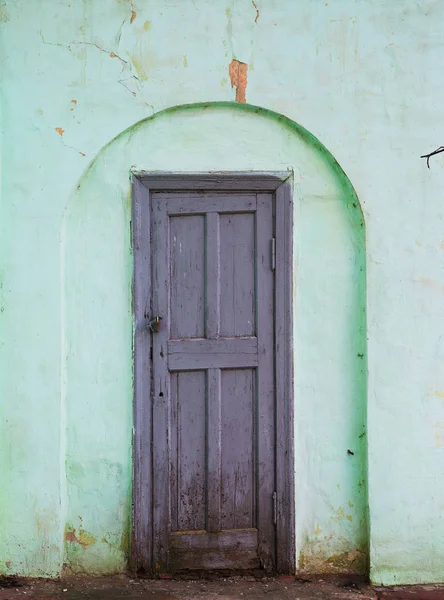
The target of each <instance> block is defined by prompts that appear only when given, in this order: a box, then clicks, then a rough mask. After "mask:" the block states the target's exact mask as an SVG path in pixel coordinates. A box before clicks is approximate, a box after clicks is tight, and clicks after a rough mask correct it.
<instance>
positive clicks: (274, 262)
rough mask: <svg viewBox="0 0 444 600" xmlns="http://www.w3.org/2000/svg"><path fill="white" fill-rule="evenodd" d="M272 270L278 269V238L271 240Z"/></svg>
mask: <svg viewBox="0 0 444 600" xmlns="http://www.w3.org/2000/svg"><path fill="white" fill-rule="evenodd" d="M270 246H271V270H272V271H274V270H275V269H276V238H271V244H270Z"/></svg>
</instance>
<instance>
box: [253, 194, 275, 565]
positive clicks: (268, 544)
mask: <svg viewBox="0 0 444 600" xmlns="http://www.w3.org/2000/svg"><path fill="white" fill-rule="evenodd" d="M272 237H273V202H272V198H271V196H270V194H258V195H257V220H256V269H257V271H256V273H257V275H256V289H257V291H256V294H257V296H256V298H257V313H256V327H257V338H258V368H257V376H256V385H257V393H256V398H257V403H258V405H257V410H256V415H257V421H256V440H257V444H256V451H257V458H256V467H257V469H258V473H257V476H256V481H257V486H258V489H257V498H258V499H259V502H258V511H257V515H256V518H257V522H258V524H260V527H259V555H260V559H261V562H262V566H263V567H264V568H266V569H268V568H271V567H272V564H274V562H275V552H276V549H275V542H274V540H275V530H274V524H273V492H274V490H275V469H274V459H273V461H272V464H270V456H273V457H274V455H275V454H274V453H275V424H274V418H275V388H274V319H273V318H270V316H271V315H273V314H274V298H273V290H274V272H273V264H272V256H271V255H270V240H271V239H272ZM270 558H271V561H270Z"/></svg>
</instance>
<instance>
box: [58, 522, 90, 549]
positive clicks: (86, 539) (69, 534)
mask: <svg viewBox="0 0 444 600" xmlns="http://www.w3.org/2000/svg"><path fill="white" fill-rule="evenodd" d="M65 540H66V541H67V542H69V543H75V544H78V545H79V546H81V547H82V548H83V549H84V550H86V549H87V548H88V546H92V545H93V544H95V543H96V541H97V539H96V538H95V537H94V536H93V535H92V534H91V533H88V532H87V531H86V530H85V529H79V535H78V536H77V535H76V530H75V528H73V527H70V526H67V528H66V531H65Z"/></svg>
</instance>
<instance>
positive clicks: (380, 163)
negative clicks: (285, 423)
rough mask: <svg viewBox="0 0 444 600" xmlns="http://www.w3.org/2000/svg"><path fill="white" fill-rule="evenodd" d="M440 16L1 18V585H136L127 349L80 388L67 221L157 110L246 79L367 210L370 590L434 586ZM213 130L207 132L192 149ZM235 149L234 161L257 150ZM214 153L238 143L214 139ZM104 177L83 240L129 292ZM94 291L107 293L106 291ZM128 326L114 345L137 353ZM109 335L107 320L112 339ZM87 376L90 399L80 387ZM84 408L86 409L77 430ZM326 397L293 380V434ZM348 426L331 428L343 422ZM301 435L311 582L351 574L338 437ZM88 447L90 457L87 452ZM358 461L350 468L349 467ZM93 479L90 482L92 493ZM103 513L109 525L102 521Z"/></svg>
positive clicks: (175, 9)
mask: <svg viewBox="0 0 444 600" xmlns="http://www.w3.org/2000/svg"><path fill="white" fill-rule="evenodd" d="M443 18H444V6H443V5H442V3H440V2H436V0H425V1H424V2H422V3H421V4H415V3H412V2H410V1H409V0H400V1H399V2H396V3H393V2H389V1H388V0H378V1H377V2H372V3H356V2H352V1H351V0H337V1H336V2H324V1H322V2H306V3H294V2H290V1H289V0H272V1H270V2H267V3H265V2H261V1H260V0H257V1H256V2H251V1H250V0H244V1H241V0H225V1H224V2H222V1H220V0H215V1H213V2H211V3H210V2H207V1H206V0H205V1H204V0H193V2H190V3H182V2H176V3H174V2H170V1H166V0H162V1H160V0H159V1H157V0H154V1H151V2H148V1H146V0H134V2H130V1H127V0H101V1H100V2H98V1H96V0H83V1H82V2H74V1H72V0H71V1H70V0H63V1H62V0H59V1H57V2H53V1H49V0H34V1H33V2H32V3H30V2H26V1H25V0H2V1H0V43H1V45H2V51H1V58H0V60H1V91H0V98H1V105H0V108H1V116H2V132H1V161H2V162H1V167H2V171H1V177H2V179H1V188H0V189H1V199H0V200H1V202H0V224H1V228H2V230H1V234H0V244H1V248H0V301H1V307H0V323H1V324H0V327H1V331H2V345H1V346H0V382H1V388H2V389H1V392H2V402H1V404H0V440H1V441H0V478H1V482H2V484H1V489H0V527H1V536H0V572H5V573H19V574H26V575H37V576H55V575H58V574H59V573H60V572H61V570H62V568H63V566H64V565H65V568H67V569H68V570H69V569H72V570H77V571H79V570H82V569H86V570H90V571H96V572H111V571H121V570H122V569H124V568H125V565H126V557H127V553H128V528H129V498H130V494H131V490H130V458H129V457H130V452H129V444H130V423H131V414H130V407H129V406H128V405H127V403H126V399H127V398H128V393H130V390H129V389H128V385H127V383H128V377H129V369H130V367H129V362H130V357H129V356H128V354H125V352H127V350H125V351H124V352H122V355H121V358H122V360H121V361H120V363H119V365H120V366H119V368H118V369H117V370H114V371H110V370H109V369H107V365H108V362H107V361H108V358H109V357H108V355H107V354H106V352H108V351H109V352H110V353H111V352H112V351H114V350H115V348H114V347H111V348H109V349H107V348H104V352H105V354H104V355H103V356H102V357H100V356H99V357H96V356H93V357H92V358H91V363H90V365H89V367H88V368H89V370H86V371H85V370H83V371H82V372H79V373H76V372H75V370H74V371H69V369H68V367H67V363H66V360H67V358H66V355H67V354H69V352H71V349H70V347H69V345H68V346H67V347H66V353H65V354H63V353H62V351H61V348H64V349H65V346H64V343H65V342H64V340H66V338H65V337H64V336H65V332H64V329H63V327H62V325H63V323H64V322H66V314H65V311H66V309H67V307H66V306H64V305H63V304H61V302H60V298H61V295H62V288H63V286H62V281H63V278H64V275H63V268H62V267H63V264H64V262H63V259H62V254H61V222H62V220H63V218H64V215H65V210H66V207H67V205H68V202H69V198H70V197H71V195H72V193H73V192H74V191H75V189H76V186H77V185H78V182H79V181H80V179H81V177H82V174H83V173H85V170H86V169H87V168H88V165H90V163H91V161H92V160H93V158H94V157H95V156H96V155H97V153H98V152H99V151H100V149H101V148H103V147H104V146H105V145H106V144H107V143H108V142H109V141H110V140H112V139H113V138H114V137H115V136H116V135H118V134H119V133H120V132H122V131H124V130H126V129H127V128H128V127H130V126H132V125H133V124H134V123H136V122H138V121H140V120H142V119H145V118H146V117H148V116H150V115H152V114H153V113H155V112H156V113H157V112H158V111H160V110H162V109H165V108H167V107H171V106H176V105H179V104H187V103H196V102H202V101H205V102H211V101H234V100H235V99H236V94H237V93H240V90H239V87H240V86H239V77H238V78H237V80H236V81H237V82H236V81H234V82H233V81H232V78H231V77H230V72H229V66H230V64H242V65H245V67H243V68H244V69H245V74H246V73H247V70H248V85H247V84H246V82H245V89H244V92H245V100H246V102H248V103H251V104H252V105H257V106H262V107H266V108H270V109H272V110H273V111H275V112H277V113H283V114H285V115H287V116H288V117H290V118H291V119H293V120H294V121H296V122H299V123H302V124H303V125H304V127H306V128H307V129H308V130H309V131H311V132H313V134H314V135H316V136H317V137H318V138H319V139H321V140H322V141H323V143H324V144H325V146H326V147H327V148H329V150H330V151H331V152H332V153H333V155H334V156H335V157H336V158H337V160H338V161H339V163H340V164H341V166H342V167H343V168H344V170H345V171H346V172H347V175H348V176H349V177H350V180H351V181H352V182H353V184H354V186H355V188H356V190H357V193H358V196H359V198H360V201H361V202H362V205H363V208H364V214H365V218H366V223H367V263H368V268H367V282H368V288H367V289H368V333H367V335H368V357H367V359H368V368H369V370H368V372H369V381H368V399H369V402H368V431H367V435H368V444H369V501H370V519H371V533H372V538H371V573H372V577H373V579H374V581H376V582H382V583H388V584H389V583H395V582H398V583H417V582H433V581H441V580H442V575H441V564H442V559H443V557H444V542H443V540H444V535H443V533H444V532H443V527H444V522H443V519H442V506H441V500H440V498H441V497H442V494H443V491H444V490H443V479H442V473H441V470H442V469H441V466H440V465H441V463H442V458H441V452H442V447H443V444H442V436H440V434H439V432H440V431H441V429H442V423H443V422H444V415H443V413H442V411H443V410H444V406H443V404H442V398H441V396H440V394H441V393H442V390H443V389H444V380H443V375H442V355H443V348H442V339H441V338H442V335H441V333H440V330H439V323H440V322H441V320H442V318H441V317H442V314H441V313H442V298H441V293H442V289H443V286H444V282H443V276H442V252H443V248H444V244H443V235H442V220H443V211H442V207H441V196H442V189H441V188H442V181H441V173H442V166H443V162H442V158H440V157H436V161H435V162H434V163H433V168H432V169H431V170H430V171H428V170H427V168H426V166H425V165H424V164H423V161H420V160H419V156H420V155H421V154H423V153H424V152H425V151H428V150H431V149H433V148H435V147H437V146H438V145H440V143H441V140H440V139H439V135H438V133H437V125H436V124H437V123H440V121H441V112H443V111H444V108H443V106H442V103H441V102H440V101H438V100H437V98H438V95H439V93H440V85H441V77H442V75H441V72H442V68H441V60H440V51H439V45H438V44H437V43H436V40H439V39H440V35H441V31H440V24H441V23H442V19H443ZM173 42H174V43H173ZM232 71H233V70H232ZM231 75H233V72H232V73H231ZM232 83H234V85H233V87H231V86H232ZM240 99H242V100H243V95H242V93H241V94H240V98H239V97H238V101H239V100H240ZM201 135H202V132H200V131H199V128H198V127H196V128H195V130H194V131H193V133H192V135H191V141H193V140H197V139H198V138H199V136H201ZM437 135H438V137H437ZM238 141H239V144H238V147H237V150H236V152H237V153H238V155H239V156H240V157H244V154H243V150H244V148H245V142H244V141H243V140H241V139H239V140H238ZM259 141H260V140H259ZM128 143H130V142H128ZM219 145H220V146H221V148H223V147H224V146H225V145H226V142H225V141H224V138H223V137H221V139H220V144H219ZM270 152H271V153H272V149H271V150H270ZM141 153H142V154H143V150H141ZM144 156H145V158H144V161H143V162H144V164H143V166H145V165H148V167H149V164H150V162H149V159H150V157H149V156H148V155H144ZM211 156H213V160H212V162H211V164H209V165H208V166H209V168H214V169H218V168H219V167H220V154H219V150H218V148H212V154H211ZM236 156H237V154H236ZM269 162H270V163H271V162H272V157H270V161H269ZM293 166H294V167H295V168H296V167H298V165H293ZM130 167H131V165H128V168H130ZM253 167H254V165H253ZM94 168H95V167H94V166H92V167H90V170H91V172H92V171H93V170H94ZM101 176H102V178H103V181H102V183H103V189H106V190H107V191H108V192H109V194H110V204H109V205H104V206H100V212H99V213H95V212H94V211H95V210H98V209H97V206H98V204H97V203H94V202H90V198H89V197H88V198H81V199H80V200H79V202H84V203H85V206H84V209H85V213H84V214H85V215H86V217H85V219H86V223H87V222H88V219H90V220H91V222H95V221H94V220H95V219H98V220H99V221H100V222H101V223H102V224H103V230H101V232H102V234H104V233H108V234H109V235H111V236H115V237H116V239H117V240H120V241H119V243H118V244H116V249H115V251H116V262H115V264H113V274H114V276H115V277H116V278H117V277H119V276H120V277H125V276H126V274H127V273H128V269H129V265H130V259H129V257H128V256H127V254H126V253H125V252H126V249H127V246H126V245H125V244H126V243H127V241H128V238H125V235H126V236H127V235H129V234H128V231H127V229H125V223H126V219H127V218H128V214H129V198H128V194H127V193H123V194H121V193H120V192H121V190H120V191H119V194H118V196H115V195H113V194H116V193H117V192H116V190H114V188H113V187H112V186H111V187H110V186H108V182H109V181H112V173H110V172H108V171H107V170H106V169H105V170H103V171H101ZM96 193H100V190H96ZM322 197H323V192H322V193H320V194H319V198H322ZM99 204H100V203H99ZM111 204H112V206H113V207H114V208H113V211H111V210H108V209H109V207H110V206H111ZM302 204H303V203H302ZM308 204H309V206H308ZM320 205H321V202H320V201H319V202H318V200H317V199H316V198H313V199H312V201H311V202H310V203H307V207H308V209H309V210H312V209H313V210H316V208H317V207H318V206H320ZM65 216H66V215H65ZM333 222H334V221H333ZM82 227H83V228H84V227H85V223H84V222H83V223H79V236H80V238H81V233H82V231H83V229H82ZM321 240H322V236H320V238H319V240H318V241H321ZM316 247H317V246H316ZM94 249H95V250H94V251H97V253H99V251H100V248H96V247H95V246H94ZM119 249H120V250H121V251H122V256H124V257H125V256H126V257H127V258H126V259H123V258H119V256H120V254H118V253H119ZM306 251H307V252H309V245H308V240H307V250H306ZM125 260H126V261H127V262H125ZM89 268H90V264H89V263H88V261H85V263H84V264H83V265H82V269H83V271H80V273H85V277H86V278H88V281H89V277H90V276H89V275H88V273H89ZM332 269H334V265H332ZM95 275H96V280H97V281H98V282H99V281H100V279H101V277H103V276H104V274H103V273H100V272H97V273H96V274H95ZM82 285H83V284H82V282H81V281H80V282H79V283H78V289H77V293H79V294H81V291H82ZM296 291H297V290H296ZM115 292H116V299H118V300H119V302H121V303H122V305H123V304H124V303H125V302H126V303H127V306H129V291H128V290H127V289H122V288H121V287H118V286H116V290H115ZM116 301H117V300H116ZM347 302H348V299H347V298H346V297H345V298H343V299H342V303H343V304H344V305H345V306H347ZM338 306H339V307H340V306H341V303H338ZM106 308H107V296H106V295H105V296H104V295H103V294H102V293H101V291H100V289H98V290H97V294H96V297H95V301H94V303H91V304H88V305H86V306H84V307H83V308H82V310H83V311H84V313H85V318H87V317H88V315H89V316H90V317H91V316H92V315H96V316H98V317H102V316H103V317H104V316H106ZM314 316H315V315H314ZM88 318H89V317H88ZM126 319H130V313H129V312H128V314H127V315H126ZM125 323H126V325H125V327H128V330H123V331H122V330H119V331H118V332H116V335H115V344H116V348H121V347H123V346H125V348H127V342H128V337H127V336H128V335H129V334H130V320H127V321H125ZM109 326H110V325H109V323H108V322H107V321H103V322H102V321H100V328H106V327H109ZM112 327H114V323H112V324H111V328H112ZM91 335H93V334H91ZM64 352H65V350H64ZM79 352H80V350H77V353H79ZM313 352H314V354H315V350H313ZM357 354H361V351H359V352H357ZM70 356H72V354H70ZM77 356H78V354H77ZM312 360H313V363H314V362H315V360H316V356H315V355H314V356H313V358H312ZM74 364H75V361H74ZM69 368H71V367H69ZM73 368H74V367H73ZM82 368H83V369H86V366H85V365H83V367H82ZM68 371H69V372H68ZM68 374H69V375H70V378H69V382H68V378H67V377H68ZM82 377H83V380H84V381H88V382H90V383H89V385H90V388H87V389H81V390H79V388H76V385H75V384H73V383H72V381H81V380H82ZM319 380H322V377H321V376H319V377H318V381H319ZM336 383H337V385H338V386H340V385H341V382H340V381H338V382H336ZM97 385H100V386H101V387H100V389H101V390H102V392H103V393H107V394H109V403H108V405H106V406H104V405H102V404H100V403H98V402H97V401H96V397H95V395H94V394H95V390H96V389H97ZM347 389H348V388H346V387H344V396H343V397H344V398H345V397H347V396H346V392H347ZM76 394H77V396H76ZM76 397H78V398H81V400H82V410H81V411H80V412H79V411H77V412H75V410H74V409H73V411H72V413H70V411H69V410H67V407H68V406H69V407H73V406H75V403H72V402H71V398H76ZM101 397H102V396H101ZM319 397H320V396H319V395H317V383H316V382H315V383H313V382H305V383H304V384H303V385H302V384H301V387H300V389H299V396H298V398H299V399H300V402H301V403H302V404H300V405H299V407H297V410H298V408H299V410H302V409H303V410H302V414H303V416H304V419H302V421H301V422H304V423H307V424H311V423H312V422H315V421H316V417H317V415H316V414H314V413H312V412H310V408H309V407H310V406H316V404H314V405H311V404H310V399H313V398H315V399H316V398H319ZM122 398H123V399H124V400H122ZM67 403H68V404H67ZM321 408H322V407H321ZM319 411H320V409H319V410H318V412H319ZM319 414H320V412H319ZM341 419H342V414H340V413H338V414H337V415H333V416H332V418H331V420H330V421H331V424H332V426H333V424H335V426H336V425H337V423H336V422H342V421H341ZM122 424H126V426H125V427H123V426H121V425H122ZM395 424H396V426H395ZM333 429H334V428H333ZM304 431H305V433H304ZM304 431H302V430H301V431H298V432H297V444H298V445H299V446H298V447H299V449H300V454H299V456H301V457H305V458H306V463H305V466H304V462H301V464H300V465H298V466H297V472H296V476H297V477H298V476H299V477H304V473H305V476H306V477H307V475H306V473H307V472H309V473H310V477H311V478H312V479H305V480H304V479H302V482H303V483H302V484H301V486H300V487H299V488H298V490H297V495H298V502H300V505H299V520H298V540H299V541H298V544H299V546H298V548H299V561H300V566H301V567H302V568H307V569H309V568H310V564H311V565H315V564H317V563H316V561H319V560H320V561H321V564H323V565H325V564H326V563H331V565H332V569H333V567H334V568H343V565H344V564H347V561H348V563H350V562H351V563H354V564H358V563H359V561H360V553H359V552H360V545H359V544H356V543H355V541H356V539H357V537H356V529H353V527H352V525H353V526H354V524H355V522H356V521H355V519H354V517H353V514H352V513H351V512H349V511H348V509H349V508H350V507H348V501H350V502H352V503H353V504H354V502H353V501H352V499H351V498H349V497H347V498H345V496H344V497H343V496H342V495H341V493H340V490H338V489H337V488H336V491H335V490H334V489H333V487H334V486H335V485H339V486H340V489H341V490H342V489H343V481H342V479H340V480H338V481H335V482H330V481H329V480H328V478H327V479H325V478H324V483H325V481H327V482H328V485H327V486H326V487H325V485H323V484H322V477H321V475H320V473H321V472H322V469H324V468H327V467H328V465H329V461H330V460H331V456H332V448H333V449H334V451H333V454H334V452H336V449H337V448H342V447H343V444H344V440H343V439H340V438H339V437H338V436H335V435H333V437H332V435H331V431H330V429H325V430H322V431H323V432H324V434H325V435H324V436H323V437H322V436H318V435H315V434H314V433H313V432H312V430H311V429H310V428H309V427H306V428H305V430H304ZM337 431H340V428H339V429H337ZM82 432H83V433H82ZM437 432H438V433H437ZM85 435H86V437H87V439H88V440H90V447H89V448H88V447H87V446H85V445H83V446H82V444H81V440H84V436H85ZM359 435H360V433H359ZM79 440H80V441H79ZM347 442H348V440H347ZM347 447H348V443H347ZM313 448H315V450H313ZM73 450H75V452H73ZM352 450H353V449H352ZM352 458H353V456H350V455H344V456H343V457H342V455H341V458H340V461H343V462H339V463H338V464H340V465H342V466H344V465H347V463H346V462H345V461H346V460H349V459H350V460H351V459H352ZM341 468H342V467H341ZM344 472H346V469H345V467H344ZM90 476H91V479H92V480H93V481H96V482H97V483H96V484H95V485H90V484H89V483H88V484H86V483H82V482H87V481H90V480H89V479H88V478H89V477H90ZM341 477H343V478H344V479H345V480H347V481H349V479H347V475H344V474H343V475H342V476H341ZM313 481H314V482H315V484H314V483H313ZM332 485H333V487H332ZM337 494H339V500H340V501H337V500H338V497H337ZM98 505H100V506H101V507H102V508H103V510H102V513H103V514H101V513H100V512H97V511H94V510H92V509H91V507H94V506H98ZM314 506H315V507H316V514H314V513H313V512H311V508H310V507H314ZM341 510H342V511H343V514H342V512H341ZM349 515H350V516H352V518H353V520H352V521H350V520H349V519H348V516H349ZM324 523H328V527H327V530H328V533H325V531H326V528H325V526H323V524H324ZM332 531H333V532H335V533H336V534H337V535H338V536H339V538H340V542H338V543H337V544H336V542H335V541H334V540H335V536H333V537H330V535H331V532H332ZM353 531H354V532H355V533H351V532H353ZM66 536H67V537H66ZM88 536H91V537H88ZM323 536H325V538H326V539H325V540H323ZM92 539H94V540H95V541H94V543H87V540H88V542H91V540H92ZM76 540H80V541H81V542H82V543H78V542H77V541H76ZM319 540H321V543H320V544H319ZM67 557H68V560H67ZM310 561H311V562H310ZM327 566H328V565H327Z"/></svg>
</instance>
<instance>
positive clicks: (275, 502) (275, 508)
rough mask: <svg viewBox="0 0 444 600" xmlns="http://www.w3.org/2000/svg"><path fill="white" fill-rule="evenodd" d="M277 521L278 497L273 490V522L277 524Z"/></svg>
mask: <svg viewBox="0 0 444 600" xmlns="http://www.w3.org/2000/svg"><path fill="white" fill-rule="evenodd" d="M277 521H278V497H277V493H276V492H273V523H274V525H277Z"/></svg>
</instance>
